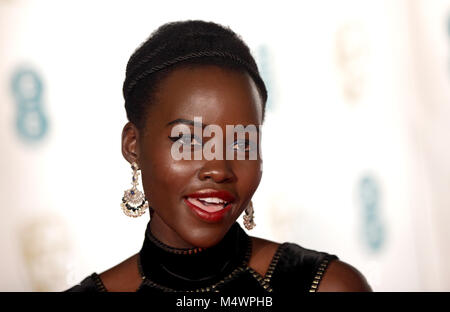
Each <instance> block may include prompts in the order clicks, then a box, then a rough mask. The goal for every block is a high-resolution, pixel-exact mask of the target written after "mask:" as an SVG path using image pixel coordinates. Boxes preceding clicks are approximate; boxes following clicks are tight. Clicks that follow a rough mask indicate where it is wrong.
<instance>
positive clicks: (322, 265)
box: [309, 258, 330, 292]
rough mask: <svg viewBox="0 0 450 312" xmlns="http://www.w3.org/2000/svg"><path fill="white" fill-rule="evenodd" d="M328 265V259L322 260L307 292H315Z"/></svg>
mask: <svg viewBox="0 0 450 312" xmlns="http://www.w3.org/2000/svg"><path fill="white" fill-rule="evenodd" d="M329 263H330V260H329V259H328V258H325V259H323V261H322V262H321V263H320V265H319V268H318V269H317V273H316V275H315V276H314V279H313V281H312V284H311V288H310V289H309V292H317V289H318V288H319V284H320V281H321V280H322V277H323V275H324V274H325V271H326V270H327V268H328V264H329Z"/></svg>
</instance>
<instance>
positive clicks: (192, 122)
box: [166, 118, 207, 128]
mask: <svg viewBox="0 0 450 312" xmlns="http://www.w3.org/2000/svg"><path fill="white" fill-rule="evenodd" d="M177 123H182V124H185V125H189V126H194V125H195V123H194V121H192V120H188V119H183V118H178V119H175V120H172V121H170V122H168V123H167V125H166V127H167V126H170V125H174V124H177ZM206 126H207V125H205V124H204V123H202V128H205V127H206Z"/></svg>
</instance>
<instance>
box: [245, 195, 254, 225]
mask: <svg viewBox="0 0 450 312" xmlns="http://www.w3.org/2000/svg"><path fill="white" fill-rule="evenodd" d="M254 218H255V217H254V216H253V203H252V201H250V204H248V206H247V208H245V215H244V226H245V228H246V229H247V230H251V229H253V228H254V227H255V226H256V224H255V221H254V220H253V219H254Z"/></svg>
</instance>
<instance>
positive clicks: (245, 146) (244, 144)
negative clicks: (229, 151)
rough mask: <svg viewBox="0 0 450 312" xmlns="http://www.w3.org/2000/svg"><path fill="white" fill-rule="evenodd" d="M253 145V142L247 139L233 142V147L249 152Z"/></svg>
mask: <svg viewBox="0 0 450 312" xmlns="http://www.w3.org/2000/svg"><path fill="white" fill-rule="evenodd" d="M255 147H256V146H255V143H253V142H251V141H249V140H239V141H236V142H234V143H233V149H234V150H236V151H241V152H249V151H251V150H253V149H254V148H255Z"/></svg>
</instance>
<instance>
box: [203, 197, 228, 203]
mask: <svg viewBox="0 0 450 312" xmlns="http://www.w3.org/2000/svg"><path fill="white" fill-rule="evenodd" d="M199 199H200V200H202V201H205V202H207V203H211V204H223V203H226V201H224V200H222V199H220V198H217V197H207V198H199Z"/></svg>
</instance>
